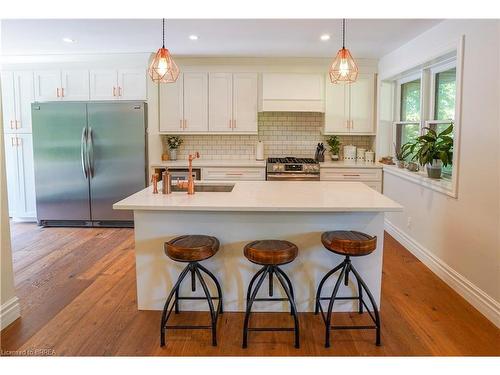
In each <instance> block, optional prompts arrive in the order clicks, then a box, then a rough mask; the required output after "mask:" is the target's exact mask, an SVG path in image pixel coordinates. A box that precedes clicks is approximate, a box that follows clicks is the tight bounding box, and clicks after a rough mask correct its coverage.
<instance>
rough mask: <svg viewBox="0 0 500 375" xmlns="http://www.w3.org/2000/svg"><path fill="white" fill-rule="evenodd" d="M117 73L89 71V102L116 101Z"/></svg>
mask: <svg viewBox="0 0 500 375" xmlns="http://www.w3.org/2000/svg"><path fill="white" fill-rule="evenodd" d="M117 86H118V72H117V71H116V70H115V69H96V70H91V71H90V100H118V98H119V96H118V87H117Z"/></svg>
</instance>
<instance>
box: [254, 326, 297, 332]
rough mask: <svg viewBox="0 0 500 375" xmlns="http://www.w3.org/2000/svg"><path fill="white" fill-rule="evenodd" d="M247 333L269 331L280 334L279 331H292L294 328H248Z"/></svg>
mask: <svg viewBox="0 0 500 375" xmlns="http://www.w3.org/2000/svg"><path fill="white" fill-rule="evenodd" d="M248 330H249V331H257V332H266V331H268V332H269V331H271V332H280V331H286V332H290V331H294V330H295V328H281V327H254V328H248Z"/></svg>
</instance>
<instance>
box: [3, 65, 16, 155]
mask: <svg viewBox="0 0 500 375" xmlns="http://www.w3.org/2000/svg"><path fill="white" fill-rule="evenodd" d="M1 77H2V112H3V131H4V133H15V132H16V100H15V97H16V95H15V90H14V73H12V72H2V75H1ZM5 139H6V141H7V137H6V138H5ZM6 148H7V147H6Z"/></svg>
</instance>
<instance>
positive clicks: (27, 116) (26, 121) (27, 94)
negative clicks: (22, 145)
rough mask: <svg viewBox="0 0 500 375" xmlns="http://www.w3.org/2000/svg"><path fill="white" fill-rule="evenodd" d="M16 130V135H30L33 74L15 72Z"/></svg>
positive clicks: (33, 93)
mask: <svg viewBox="0 0 500 375" xmlns="http://www.w3.org/2000/svg"><path fill="white" fill-rule="evenodd" d="M14 88H15V90H14V91H15V94H16V128H17V132H18V133H31V103H33V101H34V100H35V92H34V82H33V72H15V73H14Z"/></svg>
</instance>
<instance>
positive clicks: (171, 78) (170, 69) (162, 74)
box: [149, 18, 180, 83]
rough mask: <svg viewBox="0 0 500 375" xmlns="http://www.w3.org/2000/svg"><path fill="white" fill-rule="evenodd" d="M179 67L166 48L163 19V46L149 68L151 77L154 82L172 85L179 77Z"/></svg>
mask: <svg viewBox="0 0 500 375" xmlns="http://www.w3.org/2000/svg"><path fill="white" fill-rule="evenodd" d="M179 72H180V71H179V67H178V66H177V64H176V63H175V61H174V59H173V58H172V55H170V52H169V50H168V49H167V48H165V18H163V45H162V47H161V48H160V49H159V50H158V52H156V55H155V57H154V58H153V61H151V65H150V66H149V76H150V77H151V79H152V80H153V82H158V83H172V82H175V81H177V78H178V77H179Z"/></svg>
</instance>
